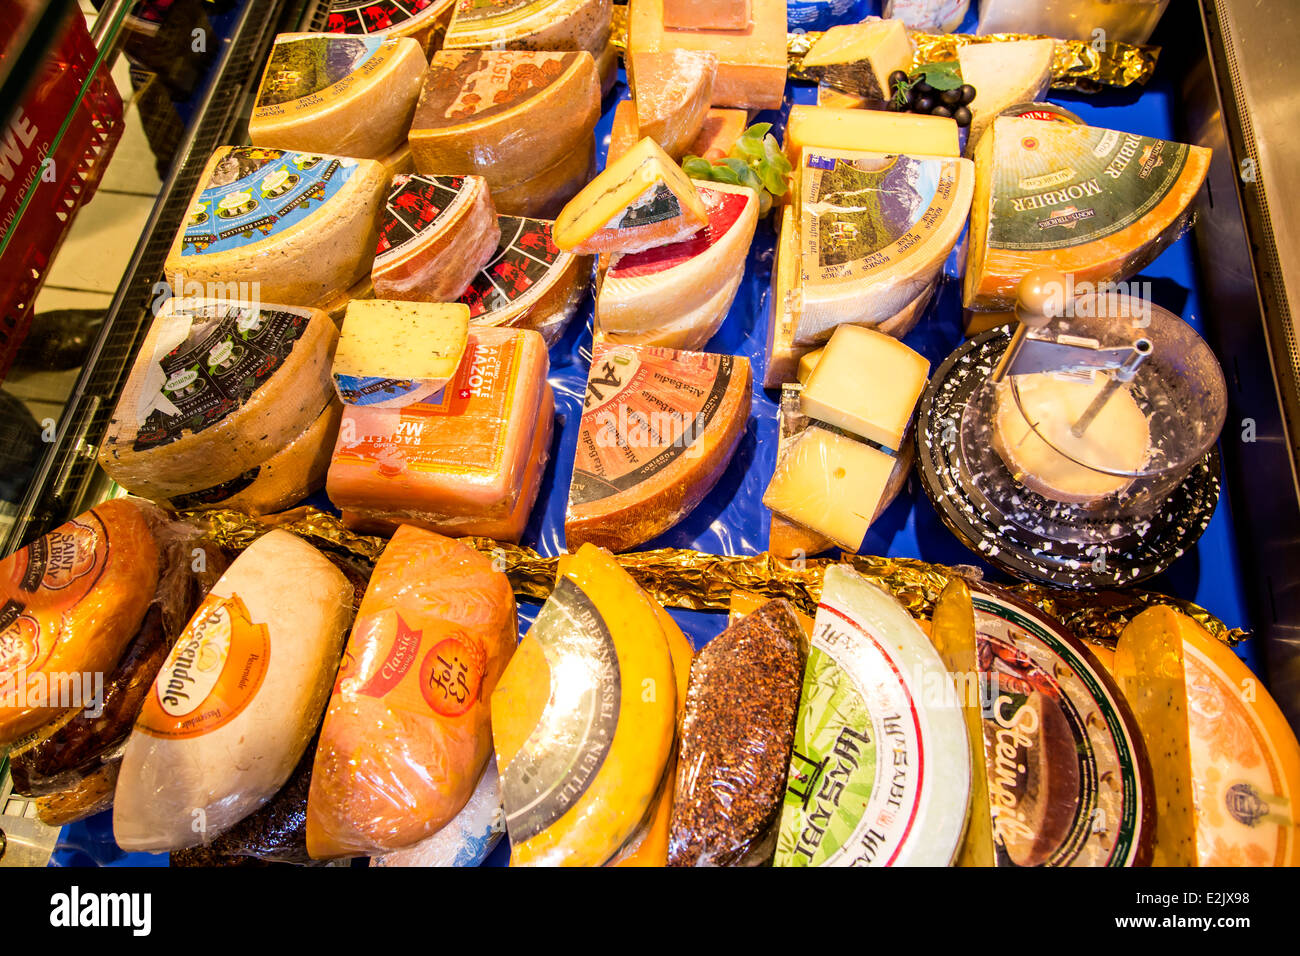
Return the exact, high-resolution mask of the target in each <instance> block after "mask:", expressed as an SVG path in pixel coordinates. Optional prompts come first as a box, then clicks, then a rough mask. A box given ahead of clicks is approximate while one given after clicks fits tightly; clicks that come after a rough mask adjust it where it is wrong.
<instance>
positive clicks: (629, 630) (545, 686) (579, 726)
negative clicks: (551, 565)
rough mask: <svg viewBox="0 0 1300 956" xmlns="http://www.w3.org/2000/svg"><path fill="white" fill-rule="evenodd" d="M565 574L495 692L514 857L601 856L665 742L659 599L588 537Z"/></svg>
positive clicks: (656, 771)
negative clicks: (647, 593) (655, 599)
mask: <svg viewBox="0 0 1300 956" xmlns="http://www.w3.org/2000/svg"><path fill="white" fill-rule="evenodd" d="M564 572H565V573H564V575H563V578H562V579H561V580H560V581H559V582H558V583H557V585H556V587H555V590H554V591H553V592H552V594H551V596H550V598H548V599H547V601H546V604H544V605H543V606H542V609H541V611H540V612H539V613H538V615H537V620H536V622H535V623H534V624H533V626H532V628H530V629H529V631H528V633H527V634H526V635H524V638H523V640H522V641H521V642H520V644H519V649H518V650H517V651H516V653H515V656H514V657H513V658H512V659H511V661H510V665H509V666H508V667H507V668H506V672H505V674H504V675H503V676H502V678H501V682H500V683H499V684H498V686H497V689H496V690H495V691H494V692H493V694H492V728H493V738H494V745H495V747H496V755H497V766H498V767H499V768H500V772H501V789H502V797H503V801H504V803H505V810H506V829H507V832H508V834H509V836H510V843H511V863H512V865H515V866H546V865H569V866H598V865H601V864H603V863H605V862H607V861H608V860H609V859H610V858H611V857H613V856H614V854H615V853H617V852H618V850H619V849H620V848H621V847H622V846H623V845H624V844H625V843H626V842H627V841H628V839H629V838H630V837H632V836H633V835H634V834H635V833H636V832H637V830H638V828H639V827H640V826H641V824H642V822H643V821H644V820H645V818H646V815H647V812H648V811H649V809H650V806H651V802H652V801H653V800H654V798H655V796H656V794H657V793H658V792H659V789H660V786H661V784H662V782H663V779H664V772H665V770H666V767H667V762H668V758H669V755H670V754H671V751H672V744H673V734H674V731H675V727H676V716H677V692H676V677H675V675H674V672H673V662H672V655H671V652H670V650H669V645H668V640H667V638H666V637H665V635H664V628H663V624H662V622H661V620H660V615H659V612H658V611H657V610H656V606H655V602H654V601H653V600H651V599H650V598H649V597H647V596H646V594H645V592H644V591H642V590H641V589H640V587H638V586H637V584H636V582H635V581H633V580H632V578H631V576H630V575H629V574H628V573H627V572H626V571H624V570H623V569H622V568H621V567H619V565H618V563H617V562H615V561H614V559H613V558H612V557H611V556H610V554H609V553H608V552H606V551H603V550H601V549H599V548H596V547H593V546H590V545H587V546H584V547H582V548H581V549H579V551H578V552H577V554H576V555H574V556H573V558H572V560H571V561H569V562H568V563H567V564H566V566H565V569H564Z"/></svg>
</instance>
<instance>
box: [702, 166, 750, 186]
mask: <svg viewBox="0 0 1300 956" xmlns="http://www.w3.org/2000/svg"><path fill="white" fill-rule="evenodd" d="M741 166H742V167H743V168H745V169H748V168H749V167H748V166H745V164H744V163H741ZM712 172H713V175H712V176H711V177H710V178H711V179H713V180H715V181H717V182H720V183H727V184H728V185H731V186H739V185H741V182H740V174H739V173H738V172H736V170H735V169H733V168H732V167H730V166H723V165H718V166H714V167H713V171H712Z"/></svg>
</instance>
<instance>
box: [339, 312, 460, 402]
mask: <svg viewBox="0 0 1300 956" xmlns="http://www.w3.org/2000/svg"><path fill="white" fill-rule="evenodd" d="M468 340H469V306H467V305H463V304H462V303H459V302H451V303H448V302H396V301H393V300H391V299H358V300H357V301H355V302H350V303H348V309H347V315H346V317H345V318H344V319H343V330H342V332H341V333H340V334H339V344H338V349H337V350H336V351H335V352H334V369H333V374H334V387H335V388H336V389H337V390H338V393H339V398H340V399H341V400H342V401H344V402H346V403H348V404H349V405H371V406H374V407H376V408H386V407H398V408H400V407H402V406H404V405H410V404H413V403H415V402H422V401H424V400H426V399H429V398H433V397H434V396H435V395H437V394H438V393H439V392H441V391H442V389H443V386H445V385H446V384H447V383H448V382H450V381H451V380H452V378H454V377H455V375H456V371H457V369H459V368H460V362H461V357H462V356H463V355H464V354H465V346H466V344H467V342H468Z"/></svg>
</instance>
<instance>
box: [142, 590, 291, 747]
mask: <svg viewBox="0 0 1300 956" xmlns="http://www.w3.org/2000/svg"><path fill="white" fill-rule="evenodd" d="M270 661H271V639H270V635H269V633H268V631H267V628H266V625H265V624H259V623H257V622H255V621H253V620H252V618H251V617H250V615H249V613H248V608H247V606H246V605H245V604H244V602H243V600H242V599H241V598H240V597H239V595H238V594H233V595H231V596H230V597H221V596H219V595H216V594H209V595H208V596H207V597H206V598H204V599H203V603H202V604H200V605H199V609H198V610H197V611H196V612H195V613H194V617H193V618H192V619H191V620H190V623H189V624H188V625H186V627H185V630H184V632H183V633H182V634H181V636H180V638H179V639H178V640H177V641H176V646H175V647H173V648H172V650H171V653H170V654H168V655H167V660H166V661H164V662H163V666H162V669H161V670H159V671H158V676H157V677H156V678H155V679H154V685H153V692H152V693H151V694H149V696H148V697H146V698H145V702H144V707H143V709H142V710H141V711H140V716H139V717H138V718H137V719H136V723H135V726H136V729H137V730H142V731H144V732H145V733H147V734H150V735H152V736H154V737H166V738H169V739H173V740H185V739H189V738H193V737H201V736H203V735H204V734H209V733H211V732H212V731H214V730H216V729H217V728H218V727H222V726H224V725H226V724H228V723H230V721H232V720H234V719H235V717H237V716H238V715H239V713H240V712H241V711H242V710H243V709H244V708H245V707H247V706H248V704H249V702H250V701H251V700H252V699H253V698H254V697H255V696H257V691H258V689H259V688H260V687H261V686H262V680H263V678H265V677H266V672H267V669H268V667H269V666H270Z"/></svg>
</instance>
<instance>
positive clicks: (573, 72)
mask: <svg viewBox="0 0 1300 956" xmlns="http://www.w3.org/2000/svg"><path fill="white" fill-rule="evenodd" d="M599 118H600V79H599V77H598V76H597V75H596V63H595V60H593V59H592V57H591V54H590V53H586V52H578V53H554V52H552V53H532V52H520V51H512V50H510V51H508V50H442V51H440V52H438V53H436V54H434V56H433V59H432V61H431V62H430V64H429V71H428V73H427V74H426V76H425V81H424V90H423V91H422V92H421V94H420V101H419V104H418V105H417V106H416V108H415V118H414V119H413V120H412V122H411V131H410V135H409V140H410V143H411V152H412V153H413V154H414V155H415V167H416V169H418V170H419V171H420V172H421V173H423V174H425V175H428V176H437V175H441V176H448V175H455V176H465V175H470V174H475V175H479V176H482V177H484V178H485V179H486V180H487V181H488V185H489V186H491V187H492V188H493V189H494V190H495V189H497V188H499V187H505V186H513V185H515V184H517V183H521V182H523V181H525V180H530V179H534V178H536V177H537V175H538V172H539V171H540V170H545V169H550V168H551V167H553V166H555V165H556V164H557V163H559V162H560V161H561V160H562V159H564V158H565V157H567V156H569V155H570V154H572V153H573V152H574V151H575V150H576V149H578V148H579V147H580V146H582V145H583V143H584V142H585V140H586V139H587V137H589V136H590V135H591V133H592V130H594V129H595V127H596V121H597V120H598V119H599ZM542 130H545V135H541V132H540V131H542ZM503 211H504V210H503Z"/></svg>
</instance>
